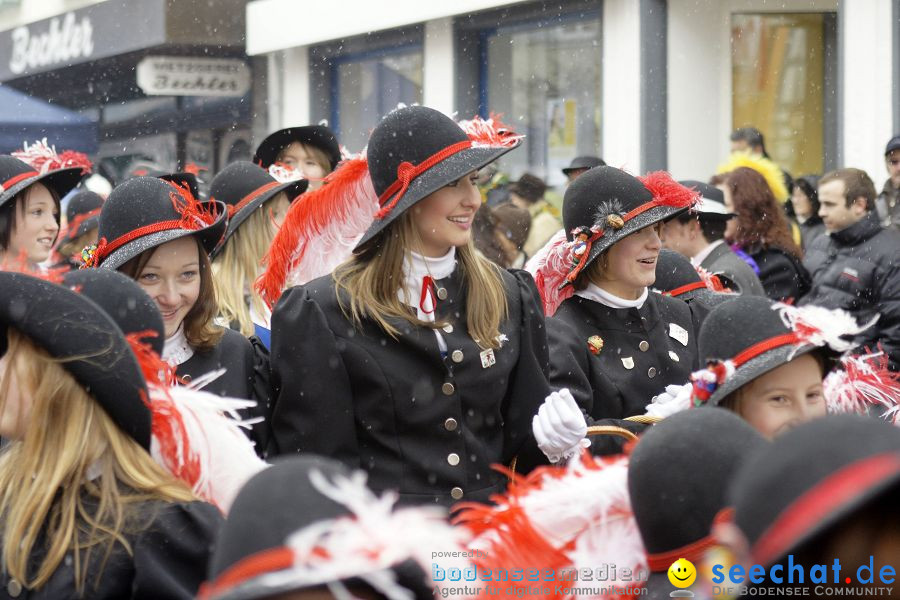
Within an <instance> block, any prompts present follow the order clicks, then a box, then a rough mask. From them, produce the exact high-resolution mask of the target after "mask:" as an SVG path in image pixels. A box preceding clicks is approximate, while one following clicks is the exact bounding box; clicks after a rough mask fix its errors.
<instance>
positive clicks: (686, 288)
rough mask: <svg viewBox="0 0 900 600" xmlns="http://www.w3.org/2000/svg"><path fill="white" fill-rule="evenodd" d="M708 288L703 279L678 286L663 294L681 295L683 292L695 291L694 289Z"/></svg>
mask: <svg viewBox="0 0 900 600" xmlns="http://www.w3.org/2000/svg"><path fill="white" fill-rule="evenodd" d="M704 289H706V283H705V282H703V281H695V282H693V283H689V284H687V285H683V286H681V287H677V288H675V289H674V290H669V291H668V292H663V296H673V297H674V296H680V295H681V294H686V293H688V292H693V291H694V290H704Z"/></svg>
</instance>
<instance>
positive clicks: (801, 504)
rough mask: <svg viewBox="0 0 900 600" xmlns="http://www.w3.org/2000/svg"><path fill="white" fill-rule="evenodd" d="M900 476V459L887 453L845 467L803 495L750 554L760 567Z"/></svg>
mask: <svg viewBox="0 0 900 600" xmlns="http://www.w3.org/2000/svg"><path fill="white" fill-rule="evenodd" d="M898 473H900V456H898V455H897V453H896V452H886V453H883V454H876V455H875V456H869V457H867V458H864V459H862V460H858V461H856V462H854V463H850V464H849V465H847V466H845V467H843V468H842V469H840V470H838V471H837V472H835V473H832V474H831V475H829V476H828V477H826V478H825V479H824V480H822V481H820V482H819V483H817V484H816V485H815V486H813V487H812V488H810V489H809V490H807V491H806V492H804V493H803V494H802V495H801V496H800V497H799V498H797V499H796V500H795V501H794V502H793V503H792V504H791V505H790V506H789V507H788V508H787V509H786V510H784V511H783V512H782V513H781V515H780V516H779V517H778V518H777V519H775V521H774V522H772V524H771V525H769V527H768V528H767V529H766V530H765V531H764V532H763V533H762V535H760V536H759V539H758V540H756V543H755V544H754V545H753V549H752V551H751V554H752V556H753V558H754V561H755V562H757V563H759V564H763V565H765V564H769V563H770V562H772V561H774V560H776V559H777V558H779V557H780V556H781V555H782V554H783V553H784V552H785V551H786V550H787V549H788V548H790V547H791V545H792V544H793V543H794V542H796V541H797V540H798V539H800V538H801V537H802V536H803V535H804V534H805V533H806V532H808V531H809V530H810V529H811V528H812V527H814V526H815V525H816V524H817V523H820V522H821V521H822V519H824V518H825V517H827V516H828V513H829V512H830V511H833V510H835V509H838V508H840V507H841V506H843V505H844V504H846V503H848V502H851V501H853V500H855V499H857V498H859V497H860V496H861V495H862V494H865V493H866V491H867V490H868V489H869V488H870V487H871V486H874V485H877V484H878V483H880V482H882V481H883V480H884V479H886V478H888V477H892V476H895V475H897V474H898Z"/></svg>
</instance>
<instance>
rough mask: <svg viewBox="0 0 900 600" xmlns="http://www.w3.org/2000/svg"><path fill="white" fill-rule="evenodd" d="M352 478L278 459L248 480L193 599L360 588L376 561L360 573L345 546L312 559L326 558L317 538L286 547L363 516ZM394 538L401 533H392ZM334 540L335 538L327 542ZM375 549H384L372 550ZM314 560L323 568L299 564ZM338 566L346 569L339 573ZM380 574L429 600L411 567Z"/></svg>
mask: <svg viewBox="0 0 900 600" xmlns="http://www.w3.org/2000/svg"><path fill="white" fill-rule="evenodd" d="M359 476H360V474H359V473H357V474H356V475H354V474H352V473H351V472H350V471H349V469H347V468H346V467H345V466H343V465H342V464H341V463H339V462H337V461H334V460H332V459H329V458H324V457H319V456H315V455H309V456H301V457H291V458H286V459H283V460H280V461H278V462H276V463H275V464H274V465H273V466H272V467H270V468H268V469H266V470H264V471H262V472H261V473H259V474H257V475H255V476H254V477H253V478H252V479H251V480H250V481H248V482H247V484H246V485H245V486H244V487H243V488H242V489H241V491H240V493H239V494H238V496H237V498H236V499H235V501H234V503H233V504H232V506H231V510H230V511H229V513H228V518H227V520H226V521H225V524H224V525H223V527H222V529H221V531H220V533H219V538H218V540H217V541H216V547H215V549H214V551H213V554H212V557H211V559H210V562H209V569H208V573H207V575H208V577H207V583H206V584H204V586H203V587H201V590H200V594H199V598H201V599H202V600H253V599H257V598H267V597H269V596H270V595H276V594H281V593H286V592H290V591H297V590H303V589H310V588H317V587H320V586H325V585H328V584H329V583H333V582H338V581H342V582H345V583H349V584H351V585H364V586H365V585H367V584H366V583H365V577H366V576H367V575H370V574H372V573H374V572H377V571H381V570H384V569H385V565H383V564H377V563H378V562H379V560H380V559H379V557H378V556H375V555H373V556H372V557H371V558H372V564H371V565H360V564H359V563H358V562H355V559H356V557H357V555H356V554H354V555H353V556H351V555H350V554H349V552H355V551H356V548H355V547H353V546H352V544H351V547H346V546H345V551H346V552H344V553H340V554H337V555H334V556H330V557H327V554H324V553H322V552H321V551H320V550H325V551H326V552H327V549H325V548H320V546H319V545H318V544H319V543H320V542H321V541H323V540H322V538H321V537H319V536H318V535H312V536H311V537H310V539H309V540H308V543H311V544H312V545H311V546H304V547H302V548H298V549H295V548H291V547H290V544H291V537H292V536H293V535H294V534H296V533H297V532H304V531H305V532H309V531H314V530H316V529H317V528H323V529H321V531H322V532H323V533H324V532H325V531H326V530H327V531H329V532H334V531H335V523H336V521H340V522H343V523H345V524H348V523H349V524H350V527H351V528H352V527H353V525H352V522H353V519H354V518H356V517H358V516H359V515H356V514H355V513H354V512H353V511H354V509H357V510H358V509H361V508H363V507H364V505H366V504H367V503H368V500H367V499H366V498H365V496H367V495H369V494H371V492H369V491H368V490H363V489H362V488H363V487H364V485H363V483H362V480H360V479H359ZM341 490H344V491H349V492H350V493H351V494H354V495H355V497H354V498H353V499H352V500H354V501H355V502H351V503H352V504H354V507H353V509H351V508H350V507H349V506H348V505H347V504H345V503H344V502H341V501H340V500H342V499H343V498H342V496H343V494H342V493H341ZM361 496H362V497H361ZM381 504H382V505H383V502H382V503H381ZM368 516H369V517H371V516H372V515H368ZM447 527H449V525H447ZM344 531H345V532H346V531H347V530H344ZM397 535H398V536H399V535H402V533H401V532H397ZM341 537H342V536H341V535H340V534H336V535H335V538H341ZM345 539H346V538H345ZM401 541H402V540H401ZM379 543H380V544H384V543H385V541H384V540H381V541H379V542H376V543H375V545H376V546H377V545H378V544H379ZM297 550H300V551H302V552H303V553H304V557H303V558H299V557H298V555H297V554H296V552H297ZM380 550H381V549H380V548H379V549H378V551H380ZM316 554H318V555H319V556H323V555H324V556H326V557H327V558H325V559H324V560H325V561H326V563H325V564H321V563H320V566H322V567H324V568H316V567H315V566H310V565H309V563H305V562H304V561H305V560H307V559H309V558H315V555H316ZM330 560H333V561H335V562H334V563H333V565H329V564H328V561H330ZM341 563H343V564H344V565H345V566H341ZM346 565H352V566H350V567H349V568H347V567H346ZM360 567H363V568H360ZM366 568H371V569H372V570H371V571H369V570H366ZM388 568H390V569H391V570H392V571H393V572H394V574H395V575H396V577H397V579H398V582H399V583H400V585H401V586H403V587H404V588H406V589H407V590H409V591H411V592H412V593H413V596H414V598H417V599H420V598H421V599H426V598H428V599H430V598H432V590H431V587H429V586H427V585H426V575H425V573H424V572H423V571H422V570H421V568H419V567H418V566H417V565H416V564H414V563H412V561H403V562H401V563H400V564H399V565H388Z"/></svg>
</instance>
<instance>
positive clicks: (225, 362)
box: [84, 177, 268, 452]
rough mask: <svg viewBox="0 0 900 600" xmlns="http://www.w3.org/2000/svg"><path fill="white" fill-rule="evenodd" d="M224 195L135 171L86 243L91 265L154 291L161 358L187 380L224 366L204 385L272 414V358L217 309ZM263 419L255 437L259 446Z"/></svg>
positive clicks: (87, 260)
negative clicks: (213, 261)
mask: <svg viewBox="0 0 900 600" xmlns="http://www.w3.org/2000/svg"><path fill="white" fill-rule="evenodd" d="M226 223H227V210H226V208H225V205H224V204H223V203H222V202H215V201H212V202H198V201H197V200H196V199H195V198H194V197H193V195H192V193H191V190H190V188H189V187H188V186H187V185H184V186H180V185H178V184H176V183H172V182H169V181H165V180H162V179H159V178H156V177H135V178H133V179H130V180H128V181H126V182H125V183H123V184H121V185H120V186H118V187H117V188H116V189H114V190H113V191H112V193H111V194H110V195H109V198H108V199H107V201H106V202H105V203H104V204H103V208H102V209H101V212H100V226H99V235H100V242H99V243H98V244H97V245H96V246H95V247H92V248H90V249H85V256H84V258H85V263H86V264H87V266H91V267H99V268H102V269H115V270H117V271H120V272H122V273H124V274H125V275H128V276H129V277H131V278H132V279H134V280H135V281H137V282H138V283H139V284H140V285H141V287H143V288H144V291H146V292H147V294H149V295H150V297H151V298H153V301H154V302H155V303H156V305H157V307H158V308H159V311H160V313H161V314H162V317H163V324H164V325H165V335H166V340H165V346H164V349H163V354H162V358H163V359H164V360H165V361H167V362H168V363H169V364H170V365H171V366H172V367H174V368H175V370H176V374H177V376H178V378H179V380H180V381H181V382H182V383H189V382H191V381H192V380H193V379H196V378H198V377H200V376H201V375H206V374H208V373H210V372H213V371H218V370H220V369H224V370H225V371H224V373H222V374H221V375H220V376H219V377H218V378H216V379H215V380H213V381H211V382H210V383H208V384H207V385H206V386H205V387H204V388H203V389H204V390H205V391H208V392H212V393H215V394H218V395H220V396H228V397H231V398H245V399H249V400H255V401H256V402H257V407H256V409H253V410H252V411H250V412H249V413H247V414H245V415H244V416H247V417H255V416H262V417H265V416H266V415H267V414H268V410H267V405H268V361H267V359H268V357H267V355H266V352H265V350H264V349H259V348H257V347H255V346H254V345H252V344H251V343H250V341H248V340H247V338H245V337H244V336H243V335H241V334H240V332H237V331H233V330H231V329H228V328H226V327H221V326H220V325H218V324H216V322H215V320H216V317H217V316H218V314H219V309H218V304H217V302H216V295H215V288H214V285H213V275H212V267H211V266H210V260H209V253H210V252H211V251H212V250H213V249H214V248H215V247H216V245H217V244H218V243H219V241H220V240H221V239H222V236H223V235H224V233H225V229H226ZM265 432H266V423H264V422H260V423H257V424H256V425H255V426H254V428H253V434H252V436H251V437H252V438H253V439H254V441H255V442H256V443H257V449H258V450H259V451H260V452H262V450H263V449H264V443H265V441H266V434H265Z"/></svg>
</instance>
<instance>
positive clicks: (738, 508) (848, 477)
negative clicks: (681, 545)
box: [728, 415, 900, 567]
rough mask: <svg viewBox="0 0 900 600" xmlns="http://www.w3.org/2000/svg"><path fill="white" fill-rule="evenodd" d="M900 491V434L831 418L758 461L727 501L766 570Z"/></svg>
mask: <svg viewBox="0 0 900 600" xmlns="http://www.w3.org/2000/svg"><path fill="white" fill-rule="evenodd" d="M898 489H900V431H898V430H897V428H896V427H895V426H892V425H890V424H888V423H885V422H881V421H880V420H879V419H873V418H872V417H867V416H863V415H828V416H825V417H821V418H819V419H816V420H814V421H811V422H809V423H805V424H803V425H801V426H799V427H797V428H796V429H794V430H792V431H790V432H788V433H786V434H784V435H783V436H780V437H778V438H776V439H775V441H774V442H773V443H772V444H771V445H767V446H764V447H763V448H762V449H761V450H759V451H758V452H756V453H754V455H753V456H752V457H751V458H750V459H749V460H748V461H747V462H746V463H744V464H743V466H742V467H741V468H740V469H738V471H737V473H736V475H735V477H734V480H733V482H732V484H731V486H730V489H729V493H728V495H729V499H730V501H731V504H732V506H733V507H734V517H733V521H734V523H735V524H736V525H737V526H738V527H739V528H740V529H741V531H742V532H743V533H744V535H745V536H746V537H747V541H748V542H749V545H750V551H751V555H752V559H753V562H754V563H757V564H761V565H763V566H766V567H768V566H769V565H772V564H775V563H777V562H780V561H782V560H784V559H786V558H787V556H788V555H789V554H792V553H796V552H797V551H798V550H800V549H801V548H802V547H803V546H805V545H808V544H813V543H816V542H817V538H818V539H821V536H822V535H825V534H827V532H828V531H829V530H833V529H834V528H835V527H838V526H839V525H840V524H841V523H842V522H843V521H845V520H846V519H848V518H849V517H851V516H852V515H853V514H856V513H859V512H861V511H865V510H866V508H865V507H866V505H867V504H868V503H871V502H873V501H875V500H876V499H877V498H879V497H882V496H883V495H884V494H887V493H890V492H892V491H896V490H898ZM882 516H883V517H884V518H885V519H886V520H888V519H890V518H893V516H892V515H890V514H884V515H882Z"/></svg>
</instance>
